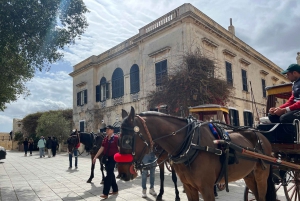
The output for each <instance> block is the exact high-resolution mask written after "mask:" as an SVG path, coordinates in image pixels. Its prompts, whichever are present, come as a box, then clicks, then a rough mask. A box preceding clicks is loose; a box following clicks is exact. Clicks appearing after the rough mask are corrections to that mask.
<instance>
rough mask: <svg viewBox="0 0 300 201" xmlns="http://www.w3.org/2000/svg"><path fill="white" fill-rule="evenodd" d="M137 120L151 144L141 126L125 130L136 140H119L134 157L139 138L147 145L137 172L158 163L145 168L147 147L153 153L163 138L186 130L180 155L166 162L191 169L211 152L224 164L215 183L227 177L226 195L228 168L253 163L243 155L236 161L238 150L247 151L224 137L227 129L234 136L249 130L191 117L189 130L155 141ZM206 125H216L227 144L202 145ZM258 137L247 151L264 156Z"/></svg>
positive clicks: (188, 125)
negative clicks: (202, 153) (245, 161)
mask: <svg viewBox="0 0 300 201" xmlns="http://www.w3.org/2000/svg"><path fill="white" fill-rule="evenodd" d="M136 117H137V118H138V119H140V120H141V122H142V125H143V128H144V130H145V132H146V134H147V137H148V138H149V141H150V142H149V143H148V142H147V140H146V139H145V138H144V137H143V134H142V133H141V132H140V129H139V127H138V126H134V128H133V129H132V128H128V127H122V129H125V130H130V131H134V135H133V136H131V135H125V136H122V138H120V140H121V142H120V143H121V146H122V148H125V149H132V155H133V156H135V154H136V153H135V144H136V137H140V138H141V140H142V141H143V143H144V144H145V145H144V147H143V150H142V153H141V155H140V157H139V159H137V160H134V161H133V164H134V167H135V168H136V169H141V168H142V169H144V168H149V166H153V163H156V160H155V161H154V162H152V163H149V164H142V158H141V156H143V155H144V153H145V151H146V148H147V147H148V148H149V150H150V151H153V145H154V142H155V141H157V140H159V139H162V138H166V137H169V136H173V135H176V134H177V133H179V132H180V131H181V130H183V129H185V128H186V129H187V133H186V136H185V138H184V140H183V144H182V145H181V146H180V147H178V148H177V149H176V150H175V151H173V153H177V154H176V155H173V154H172V153H171V154H169V156H168V157H167V158H166V159H165V160H168V159H170V160H171V161H172V163H175V164H179V163H184V164H185V165H186V166H190V164H191V163H192V162H193V161H194V160H195V158H196V157H197V155H198V153H199V151H205V152H209V153H212V154H216V155H218V156H220V162H221V165H222V167H221V171H220V173H219V176H218V179H217V180H216V182H215V183H218V182H219V181H220V180H221V179H222V178H223V177H224V179H225V185H226V191H227V192H229V189H228V165H231V164H234V163H238V162H239V161H238V157H239V158H244V159H248V160H251V159H250V158H248V157H242V156H241V155H239V156H238V157H237V155H236V153H235V148H244V147H241V146H238V145H235V146H232V145H233V144H231V143H230V138H229V136H228V135H227V137H226V135H225V134H224V133H225V130H224V127H227V128H230V129H232V130H233V132H234V131H238V130H245V129H248V128H244V127H233V126H229V125H227V124H223V123H220V122H199V121H197V120H196V119H194V118H193V117H189V118H187V125H186V126H184V127H182V128H180V129H179V130H177V131H174V132H172V133H171V134H168V135H165V136H162V137H159V138H157V139H152V137H151V135H150V132H149V130H148V127H147V125H146V123H145V120H144V119H143V118H142V117H141V116H139V115H136ZM206 124H213V126H214V127H215V128H216V130H217V133H218V136H220V138H219V139H221V141H224V143H222V144H221V145H219V146H218V147H217V148H216V147H210V146H202V145H201V141H200V139H201V138H200V135H201V133H200V127H201V126H204V125H206ZM221 125H223V126H221ZM253 132H254V133H255V134H256V130H253ZM256 137H257V143H256V144H255V147H254V149H251V148H248V147H247V148H246V149H247V150H251V151H254V152H260V153H263V152H264V150H263V148H262V145H261V141H260V139H259V137H258V136H257V135H256ZM258 146H259V148H258ZM260 161H261V163H262V166H263V167H265V165H264V163H263V161H262V160H260ZM163 162H164V161H163Z"/></svg>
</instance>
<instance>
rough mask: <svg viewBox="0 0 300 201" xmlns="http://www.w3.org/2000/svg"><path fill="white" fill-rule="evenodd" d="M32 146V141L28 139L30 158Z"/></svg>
mask: <svg viewBox="0 0 300 201" xmlns="http://www.w3.org/2000/svg"><path fill="white" fill-rule="evenodd" d="M33 145H34V143H33V139H32V138H30V139H29V153H30V156H32V150H33Z"/></svg>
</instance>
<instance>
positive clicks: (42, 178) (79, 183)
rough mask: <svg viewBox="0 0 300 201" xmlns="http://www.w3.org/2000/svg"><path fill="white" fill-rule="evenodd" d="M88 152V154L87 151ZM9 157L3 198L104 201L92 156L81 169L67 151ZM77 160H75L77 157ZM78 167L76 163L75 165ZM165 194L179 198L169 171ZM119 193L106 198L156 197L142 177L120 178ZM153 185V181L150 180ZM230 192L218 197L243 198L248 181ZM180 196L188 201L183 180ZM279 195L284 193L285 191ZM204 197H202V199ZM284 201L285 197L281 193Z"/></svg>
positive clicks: (0, 169)
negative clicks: (144, 185) (144, 193)
mask: <svg viewBox="0 0 300 201" xmlns="http://www.w3.org/2000/svg"><path fill="white" fill-rule="evenodd" d="M84 155H86V154H85V153H84ZM6 158H7V159H5V160H1V161H0V200H1V201H35V200H43V201H48V200H49V201H50V200H51V201H52V200H54V201H56V200H100V197H99V195H100V194H102V189H103V186H102V185H101V184H100V182H101V174H100V170H99V169H100V168H99V163H97V165H96V170H95V178H94V180H93V183H91V184H89V183H86V180H87V179H88V178H89V174H90V163H91V162H90V156H80V157H79V165H78V166H79V168H78V169H71V170H69V169H68V166H69V164H68V155H67V153H62V154H58V155H57V156H56V157H54V158H47V157H45V158H40V157H39V154H38V152H34V154H33V156H27V157H25V156H24V153H23V152H13V151H8V152H7V157H6ZM73 160H74V159H73ZM73 166H74V165H73ZM158 172H159V170H158V168H157V169H156V182H155V183H156V185H155V190H156V192H158V190H159V174H158ZM165 175H166V178H165V194H164V196H163V199H164V200H166V201H173V200H175V194H174V187H173V183H172V179H171V176H170V173H169V172H166V174H165ZM117 183H118V186H119V195H117V196H116V195H113V196H110V197H109V198H108V199H106V200H116V201H125V200H126V201H133V200H149V201H150V200H155V197H153V196H151V195H149V194H148V198H146V199H143V198H141V191H142V190H141V177H140V176H138V177H137V178H136V179H135V180H134V181H130V182H124V181H121V180H117ZM147 186H149V181H148V183H147ZM229 190H230V192H229V193H226V192H225V191H221V192H218V193H219V197H218V200H222V201H223V200H224V201H242V200H243V191H244V183H243V181H242V180H240V181H237V182H234V183H231V184H230V187H229ZM179 191H180V197H181V200H182V201H187V198H186V195H185V194H184V193H182V184H181V183H179ZM279 195H284V194H283V193H282V192H280V193H279ZM200 200H202V199H201V198H200ZM280 200H285V199H284V197H283V196H280Z"/></svg>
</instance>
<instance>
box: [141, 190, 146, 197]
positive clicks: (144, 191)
mask: <svg viewBox="0 0 300 201" xmlns="http://www.w3.org/2000/svg"><path fill="white" fill-rule="evenodd" d="M146 197H147V192H146V189H143V191H142V198H146Z"/></svg>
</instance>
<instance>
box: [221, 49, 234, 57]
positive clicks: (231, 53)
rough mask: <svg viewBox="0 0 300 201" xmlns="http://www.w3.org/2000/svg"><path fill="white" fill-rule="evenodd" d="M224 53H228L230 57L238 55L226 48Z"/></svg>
mask: <svg viewBox="0 0 300 201" xmlns="http://www.w3.org/2000/svg"><path fill="white" fill-rule="evenodd" d="M223 54H225V55H228V56H230V57H236V54H235V53H233V52H231V51H230V50H227V49H224V50H223Z"/></svg>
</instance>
